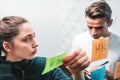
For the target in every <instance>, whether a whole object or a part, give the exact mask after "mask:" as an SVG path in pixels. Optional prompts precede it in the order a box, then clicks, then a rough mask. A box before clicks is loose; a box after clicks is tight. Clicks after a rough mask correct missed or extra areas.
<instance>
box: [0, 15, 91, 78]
mask: <svg viewBox="0 0 120 80" xmlns="http://www.w3.org/2000/svg"><path fill="white" fill-rule="evenodd" d="M34 38H35V33H34V31H33V29H32V27H31V25H30V23H29V22H28V21H27V20H26V19H24V18H22V17H19V16H9V17H4V18H3V19H2V20H1V21H0V50H1V52H4V54H5V56H0V80H72V79H73V80H79V79H80V76H79V75H78V73H79V71H82V70H83V69H85V68H86V67H87V66H88V65H89V63H90V61H89V59H88V57H87V56H86V54H85V52H84V51H82V50H81V49H80V50H76V51H74V52H72V54H71V55H68V56H67V57H66V58H65V59H64V62H65V63H64V64H65V65H66V66H67V67H68V68H69V70H70V71H71V73H72V77H68V76H67V75H65V73H64V72H63V71H62V70H61V69H60V68H56V69H54V70H52V71H50V72H48V73H46V74H44V75H41V73H42V71H43V69H44V67H45V63H46V58H44V57H34V55H35V54H36V52H37V47H38V44H37V42H36V41H35V39H34ZM68 61H69V62H68Z"/></svg>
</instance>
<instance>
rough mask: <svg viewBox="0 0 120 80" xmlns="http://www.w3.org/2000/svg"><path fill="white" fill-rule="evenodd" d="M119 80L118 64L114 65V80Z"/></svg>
mask: <svg viewBox="0 0 120 80" xmlns="http://www.w3.org/2000/svg"><path fill="white" fill-rule="evenodd" d="M117 78H120V62H117V63H116V67H115V74H114V79H117Z"/></svg>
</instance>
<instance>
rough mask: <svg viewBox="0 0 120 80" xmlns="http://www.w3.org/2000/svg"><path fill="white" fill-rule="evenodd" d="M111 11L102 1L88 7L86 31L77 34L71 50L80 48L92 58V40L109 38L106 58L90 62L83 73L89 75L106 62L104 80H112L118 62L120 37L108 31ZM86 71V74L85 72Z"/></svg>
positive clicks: (86, 11) (119, 58)
mask: <svg viewBox="0 0 120 80" xmlns="http://www.w3.org/2000/svg"><path fill="white" fill-rule="evenodd" d="M111 15H112V10H111V8H110V6H109V5H108V3H107V2H105V1H104V0H101V1H97V2H94V3H92V4H91V5H90V6H88V7H87V8H86V10H85V19H86V23H87V27H88V31H86V32H84V33H82V34H78V35H77V36H76V37H75V38H74V40H73V44H72V50H74V49H76V48H82V49H83V50H85V51H86V53H87V55H88V56H89V57H90V58H91V57H92V40H94V39H99V38H100V37H104V38H105V37H109V48H108V56H107V58H105V59H102V60H99V61H95V62H91V64H90V66H89V67H88V69H86V70H85V73H87V74H90V72H91V71H93V67H95V66H98V65H100V64H102V63H104V62H106V61H108V62H109V63H108V64H107V65H106V78H107V79H108V80H111V79H112V80H113V78H114V70H115V64H116V62H117V61H119V60H120V47H119V44H120V37H119V36H118V35H116V34H114V33H112V32H110V31H109V30H108V28H109V27H110V26H111V25H112V21H113V20H112V19H111ZM86 71H87V72H86Z"/></svg>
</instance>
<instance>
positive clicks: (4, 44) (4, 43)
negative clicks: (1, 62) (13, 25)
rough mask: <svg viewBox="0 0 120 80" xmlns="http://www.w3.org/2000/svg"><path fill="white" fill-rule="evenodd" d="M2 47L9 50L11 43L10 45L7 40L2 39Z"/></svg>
mask: <svg viewBox="0 0 120 80" xmlns="http://www.w3.org/2000/svg"><path fill="white" fill-rule="evenodd" d="M3 48H4V50H5V51H6V52H11V50H12V45H11V44H10V43H9V42H7V41H4V42H3Z"/></svg>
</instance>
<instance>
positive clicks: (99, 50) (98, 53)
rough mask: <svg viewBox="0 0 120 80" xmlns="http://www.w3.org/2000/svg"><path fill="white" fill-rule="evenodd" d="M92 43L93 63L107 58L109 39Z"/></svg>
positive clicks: (96, 40)
mask: <svg viewBox="0 0 120 80" xmlns="http://www.w3.org/2000/svg"><path fill="white" fill-rule="evenodd" d="M92 43H93V44H92V62H93V61H97V60H101V59H104V58H107V54H108V43H109V38H108V37H107V38H102V39H95V40H93V42H92Z"/></svg>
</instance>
